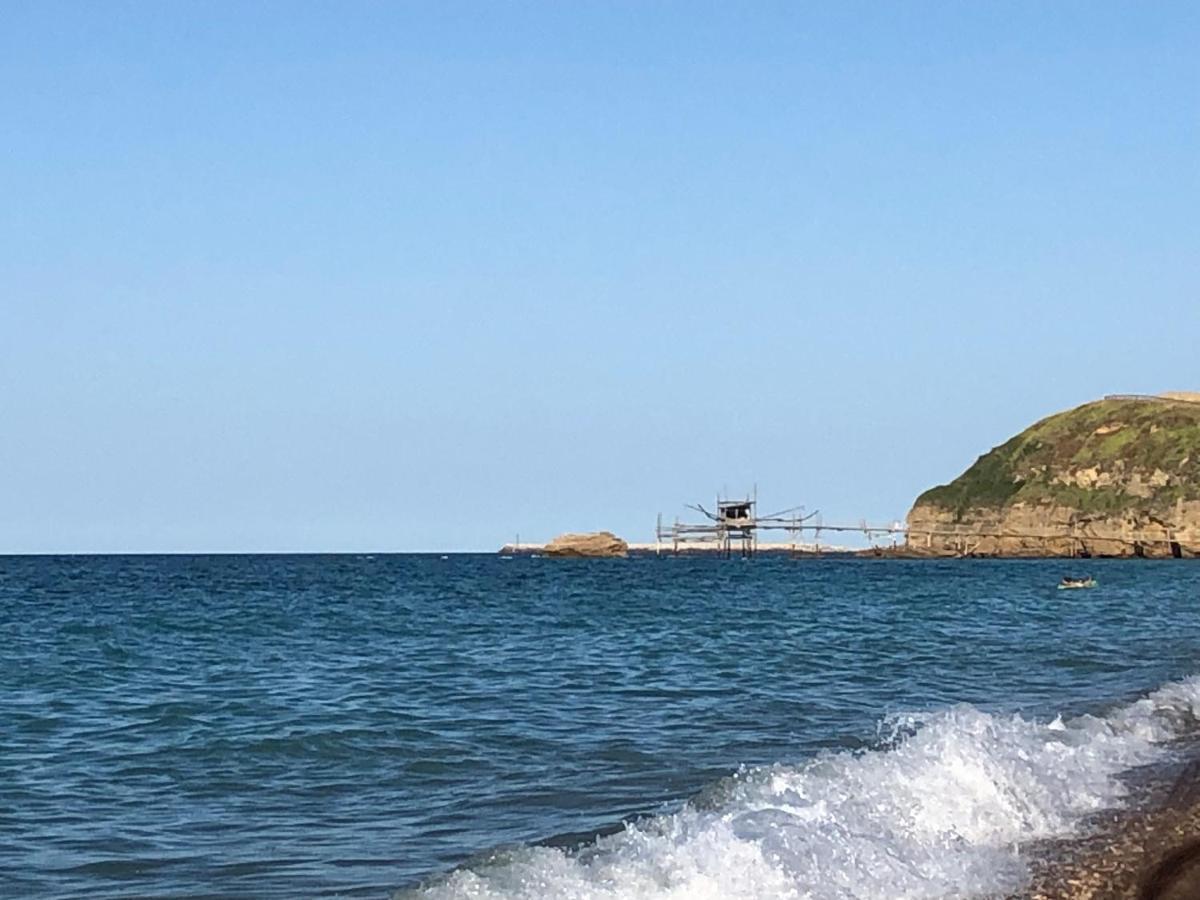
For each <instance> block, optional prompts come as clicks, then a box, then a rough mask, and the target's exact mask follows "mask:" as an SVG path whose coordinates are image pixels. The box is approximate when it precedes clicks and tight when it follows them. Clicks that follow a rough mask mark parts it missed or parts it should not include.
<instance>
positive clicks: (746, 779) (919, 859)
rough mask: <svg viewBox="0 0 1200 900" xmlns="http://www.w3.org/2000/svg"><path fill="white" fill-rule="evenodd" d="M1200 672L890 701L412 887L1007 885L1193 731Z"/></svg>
mask: <svg viewBox="0 0 1200 900" xmlns="http://www.w3.org/2000/svg"><path fill="white" fill-rule="evenodd" d="M1198 722H1200V676H1196V677H1192V678H1188V679H1186V680H1183V681H1178V682H1172V683H1169V684H1166V685H1164V686H1163V687H1161V688H1159V689H1158V690H1156V691H1155V692H1153V693H1151V694H1149V695H1147V696H1145V697H1142V698H1141V699H1139V700H1137V701H1135V702H1133V703H1129V704H1126V705H1123V706H1120V707H1118V708H1116V709H1114V710H1112V711H1110V712H1109V713H1108V714H1107V715H1103V716H1092V715H1084V716H1079V717H1076V718H1072V719H1069V720H1064V719H1063V718H1062V717H1058V718H1055V719H1053V720H1052V721H1049V722H1046V721H1037V720H1033V719H1027V718H1024V717H1022V716H1020V715H1000V714H994V713H988V712H985V711H982V710H979V709H976V708H974V707H972V706H967V705H962V706H956V707H953V708H950V709H944V710H940V711H936V712H930V713H922V714H909V715H896V716H892V717H889V718H888V719H887V720H886V721H885V722H883V723H882V724H881V740H880V742H879V746H878V747H877V748H876V749H872V750H867V751H860V752H842V753H828V754H824V755H821V756H818V757H816V758H814V759H812V760H810V761H808V762H807V763H804V764H802V765H796V766H791V765H782V764H780V765H775V766H768V767H760V768H753V769H745V770H743V771H740V772H738V773H737V774H736V775H734V776H732V777H730V778H728V779H726V780H724V781H722V782H720V783H718V784H716V785H713V786H712V787H711V788H710V789H709V790H708V791H705V792H704V793H703V794H702V795H701V796H699V797H697V798H695V799H694V800H693V801H691V802H689V803H688V804H686V805H685V806H684V807H683V808H682V809H681V810H679V811H678V812H675V813H672V814H670V815H662V816H657V817H653V818H651V819H648V820H645V821H642V822H638V823H636V824H630V825H628V826H626V827H625V828H624V830H622V831H620V832H618V833H615V834H610V835H607V836H603V837H599V838H597V839H596V840H595V841H593V842H591V843H589V844H588V845H586V846H584V847H581V848H578V849H575V850H570V851H564V850H562V849H558V848H553V847H539V846H530V847H523V848H519V849H516V850H507V851H504V852H498V853H496V854H493V855H492V856H491V857H490V858H488V859H487V860H485V861H483V862H481V863H479V864H477V865H471V866H466V867H463V868H460V869H458V870H456V871H454V872H452V873H450V874H449V875H446V876H444V877H442V878H440V879H438V880H436V881H434V882H432V883H428V884H425V885H423V886H421V887H418V888H414V889H409V890H405V891H401V892H399V893H398V894H396V895H395V896H396V897H397V898H400V900H468V898H469V900H550V898H570V900H634V898H636V900H685V898H686V900H718V898H719V900H740V898H757V900H762V898H796V900H799V898H812V900H826V898H829V900H833V898H837V900H847V898H855V900H874V898H879V900H884V898H886V900H897V898H934V897H939V898H944V897H969V896H986V895H992V894H1003V893H1005V892H1008V891H1011V890H1013V889H1015V888H1017V887H1019V886H1020V884H1021V883H1022V881H1023V880H1024V879H1025V877H1026V875H1027V869H1026V865H1025V862H1024V860H1023V858H1022V854H1021V852H1020V849H1021V847H1022V846H1023V845H1024V844H1027V843H1028V842H1029V841H1033V840H1037V839H1040V838H1048V837H1056V836H1066V835H1069V834H1071V833H1072V832H1073V830H1075V829H1076V828H1077V827H1078V825H1079V823H1080V822H1081V821H1082V819H1083V818H1084V817H1085V816H1087V815H1088V814H1089V813H1092V812H1095V811H1096V810H1100V809H1104V808H1107V807H1112V806H1117V805H1120V804H1121V803H1122V802H1123V800H1124V796H1125V789H1124V788H1123V786H1122V783H1121V781H1120V779H1119V778H1118V776H1119V775H1120V773H1122V772H1124V771H1126V770H1128V769H1130V768H1131V767H1134V766H1138V765H1142V764H1147V763H1151V762H1154V761H1156V760H1158V759H1160V758H1161V757H1162V755H1163V754H1164V752H1166V751H1165V749H1164V746H1163V745H1164V744H1165V743H1166V742H1169V741H1171V740H1172V739H1174V738H1178V737H1182V736H1184V735H1186V734H1189V733H1191V732H1193V731H1195V730H1196V726H1197V723H1198Z"/></svg>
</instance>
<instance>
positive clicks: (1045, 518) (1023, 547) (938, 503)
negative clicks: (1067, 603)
mask: <svg viewBox="0 0 1200 900" xmlns="http://www.w3.org/2000/svg"><path fill="white" fill-rule="evenodd" d="M908 529H909V534H908V550H909V552H912V553H919V554H929V555H935V556H945V555H980V556H1080V555H1082V556H1200V394H1192V393H1172V394H1164V395H1161V396H1157V397H1149V396H1119V397H1108V398H1105V399H1104V400H1099V401H1096V402H1093V403H1086V404H1084V405H1083V406H1080V407H1077V408H1075V409H1072V410H1068V411H1067V412H1063V413H1058V414H1056V415H1053V416H1050V417H1048V418H1046V419H1043V420H1041V421H1040V422H1037V423H1036V424H1034V425H1032V426H1030V427H1029V428H1027V429H1026V430H1025V431H1023V432H1021V433H1020V434H1018V435H1017V436H1015V437H1013V438H1011V439H1010V440H1008V441H1006V442H1005V443H1003V444H1001V445H1000V446H999V447H996V448H994V449H993V450H991V451H989V452H988V453H985V454H984V455H983V456H981V457H979V459H978V460H976V461H975V464H974V465H972V466H971V467H970V468H969V469H967V470H966V471H965V472H964V473H963V474H962V475H960V476H959V477H958V478H956V479H954V480H953V481H951V482H950V483H949V484H944V485H940V486H938V487H935V488H932V489H931V490H928V491H926V492H925V493H924V494H922V495H921V496H920V497H918V498H917V501H916V503H915V504H914V505H913V508H912V510H911V511H910V512H909V514H908Z"/></svg>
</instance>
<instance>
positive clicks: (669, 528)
mask: <svg viewBox="0 0 1200 900" xmlns="http://www.w3.org/2000/svg"><path fill="white" fill-rule="evenodd" d="M688 508H689V509H692V510H694V511H696V512H698V513H700V514H701V515H703V516H704V521H700V522H683V521H680V520H679V518H676V519H675V520H674V522H672V523H671V524H668V525H664V524H663V518H662V514H661V513H660V514H659V516H658V522H657V525H656V528H655V544H654V550H655V552H656V553H657V554H659V555H661V554H662V553H664V552H669V553H672V554H679V553H688V552H710V553H711V552H716V553H719V554H720V555H722V556H726V557H730V556H733V555H734V554H735V553H737V554H738V555H740V556H743V557H753V556H755V555H756V554H757V553H758V548H759V533H760V532H770V533H773V534H776V535H778V534H779V533H781V532H782V534H783V535H784V536H786V537H785V540H784V541H782V543H784V544H789V545H790V547H791V551H792V552H793V553H794V554H796V555H799V554H801V553H803V554H805V555H812V554H819V553H820V552H821V539H822V536H829V535H855V536H861V537H863V538H865V539H866V541H867V544H868V551H869V550H874V551H876V552H884V551H885V550H886V551H890V552H898V551H900V550H901V549H903V551H904V552H906V553H908V554H911V555H913V556H924V555H938V556H943V555H958V556H971V555H974V554H975V553H976V552H977V551H978V550H979V548H980V546H981V544H982V543H983V542H984V540H986V539H994V540H1004V539H1008V540H1018V541H1022V542H1024V543H1025V544H1026V545H1028V546H1030V547H1031V548H1038V549H1040V550H1041V554H1040V555H1045V556H1070V557H1089V556H1092V555H1095V554H1094V553H1093V551H1092V549H1091V548H1095V547H1097V546H1100V547H1103V546H1108V547H1110V548H1111V547H1113V546H1122V547H1126V548H1128V549H1129V553H1128V554H1127V555H1129V556H1143V555H1147V550H1151V549H1157V550H1160V551H1162V553H1161V554H1155V555H1165V556H1174V557H1179V556H1181V555H1183V551H1182V550H1181V547H1180V543H1179V541H1178V540H1177V538H1176V536H1175V534H1173V533H1172V532H1171V531H1170V530H1167V531H1166V532H1165V533H1163V532H1141V531H1138V530H1136V529H1131V528H1127V529H1125V530H1123V531H1121V532H1104V533H1095V532H1092V531H1091V530H1090V529H1089V528H1088V525H1089V523H1088V522H1079V523H1073V524H1072V525H1071V527H1070V530H1069V531H1068V532H1064V531H1063V530H1052V531H1033V530H1031V531H1018V530H1014V529H1006V528H1000V527H998V526H987V525H982V526H981V525H979V524H974V525H971V524H964V525H953V526H941V527H925V528H912V527H909V526H908V525H907V524H906V523H904V522H900V521H895V522H892V523H891V524H888V525H872V524H869V523H868V522H866V520H860V521H859V522H858V523H857V524H853V525H847V524H828V523H825V522H823V521H822V520H821V518H820V511H819V510H818V511H816V512H812V513H807V514H805V513H804V507H803V506H797V507H793V508H791V509H786V510H782V511H780V512H777V513H772V514H771V515H767V516H760V515H758V497H757V489H756V490H755V491H754V492H753V493H752V494H750V495H748V496H746V497H744V498H738V499H723V498H722V497H721V496H720V495H718V496H717V499H716V505H715V506H714V509H713V510H709V509H706V508H705V507H704V506H702V505H700V504H691V505H689V507H688ZM780 543H781V542H778V541H777V542H776V543H775V544H774V545H773V547H772V549H778V547H779V544H780ZM935 543H936V544H937V545H938V549H937V550H935V549H934V545H935ZM839 549H842V548H839ZM985 555H986V554H985ZM1030 555H1039V554H1038V553H1037V552H1036V551H1035V552H1033V553H1030ZM1116 555H1121V554H1116Z"/></svg>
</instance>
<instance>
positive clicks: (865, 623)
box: [0, 555, 1200, 900]
mask: <svg viewBox="0 0 1200 900" xmlns="http://www.w3.org/2000/svg"><path fill="white" fill-rule="evenodd" d="M1076 572H1078V573H1090V574H1093V575H1095V576H1096V577H1097V578H1098V579H1099V582H1100V583H1099V586H1098V587H1097V588H1095V589H1093V590H1090V591H1076V592H1067V591H1062V592H1060V591H1057V590H1055V584H1056V582H1057V581H1058V579H1059V578H1060V577H1061V576H1062V575H1063V574H1068V572H1067V569H1066V568H1064V563H1063V562H1020V561H995V562H988V561H975V560H962V561H901V560H874V559H847V560H837V559H819V560H814V559H804V560H788V559H782V558H768V557H760V558H759V559H756V560H753V561H750V562H744V561H739V560H728V561H726V560H719V559H713V558H700V559H683V558H680V559H671V558H666V559H654V558H640V559H630V560H594V561H562V560H549V559H536V558H528V557H525V558H516V559H502V558H499V557H495V556H482V555H480V556H471V555H462V556H450V557H448V558H441V557H438V556H403V555H396V556H391V555H378V556H210V557H205V556H196V557H185V556H175V557H28V558H21V557H8V558H0V639H2V640H3V648H2V650H0V895H3V896H6V897H8V896H11V897H88V898H91V897H100V896H153V897H200V896H204V897H313V896H323V895H338V896H348V897H378V898H386V897H390V896H396V897H401V898H406V900H409V898H427V900H435V898H446V900H451V898H495V900H511V898H528V900H533V898H554V897H563V898H567V897H569V898H574V900H589V898H597V900H599V898H606V900H625V898H635V897H636V898H643V900H653V898H677V900H682V898H714V900H715V898H775V897H780V898H782V897H789V898H801V897H813V898H897V897H913V898H918V897H955V896H963V897H966V896H972V895H982V894H986V893H988V892H997V891H1004V890H1009V889H1011V888H1013V887H1014V886H1018V885H1020V883H1021V881H1022V879H1023V878H1024V877H1025V866H1024V857H1025V851H1026V848H1027V847H1028V845H1029V842H1030V841H1033V840H1036V839H1038V838H1042V837H1050V836H1056V835H1061V834H1068V833H1070V832H1071V831H1072V829H1075V828H1078V827H1079V823H1080V822H1081V821H1083V820H1084V819H1085V818H1086V816H1087V815H1088V814H1089V813H1090V812H1093V811H1095V810H1097V809H1102V808H1105V807H1109V806H1114V805H1119V804H1121V803H1124V802H1127V798H1126V797H1125V796H1124V788H1123V786H1122V780H1121V778H1122V775H1123V773H1127V772H1128V771H1129V770H1131V769H1132V768H1133V767H1136V766H1140V765H1142V764H1145V763H1152V762H1155V761H1159V760H1161V759H1163V758H1164V757H1165V756H1166V755H1169V754H1170V753H1171V752H1172V746H1173V744H1172V741H1173V740H1174V739H1175V738H1178V737H1183V736H1186V735H1189V734H1191V733H1193V732H1194V731H1195V729H1196V718H1197V714H1198V712H1200V680H1197V679H1195V678H1193V673H1198V672H1200V567H1198V566H1196V565H1194V564H1189V563H1186V562H1172V561H1168V562H1149V561H1127V562H1124V561H1089V562H1087V563H1086V564H1085V565H1081V564H1079V563H1076V564H1075V566H1074V568H1073V569H1071V573H1072V574H1074V573H1076Z"/></svg>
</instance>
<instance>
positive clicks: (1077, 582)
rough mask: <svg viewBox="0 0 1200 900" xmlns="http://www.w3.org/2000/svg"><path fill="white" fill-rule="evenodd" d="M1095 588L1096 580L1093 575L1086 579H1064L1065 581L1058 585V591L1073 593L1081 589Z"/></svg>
mask: <svg viewBox="0 0 1200 900" xmlns="http://www.w3.org/2000/svg"><path fill="white" fill-rule="evenodd" d="M1095 586H1096V579H1095V578H1093V577H1092V576H1091V575H1089V576H1087V577H1086V578H1063V580H1062V581H1060V582H1059V583H1058V589H1059V590H1060V591H1073V590H1078V589H1080V588H1094V587H1095Z"/></svg>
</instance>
